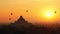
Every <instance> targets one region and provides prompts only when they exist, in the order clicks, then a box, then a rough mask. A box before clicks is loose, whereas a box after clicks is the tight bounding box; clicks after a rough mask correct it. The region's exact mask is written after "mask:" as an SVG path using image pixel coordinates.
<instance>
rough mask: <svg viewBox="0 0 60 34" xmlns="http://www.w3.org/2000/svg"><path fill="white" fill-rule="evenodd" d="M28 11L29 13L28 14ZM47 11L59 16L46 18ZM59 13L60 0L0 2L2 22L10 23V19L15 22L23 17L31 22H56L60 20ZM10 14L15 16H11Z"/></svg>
mask: <svg viewBox="0 0 60 34" xmlns="http://www.w3.org/2000/svg"><path fill="white" fill-rule="evenodd" d="M26 10H29V12H28V13H26ZM47 10H51V12H52V13H53V12H54V11H55V10H56V11H57V14H56V15H55V14H54V16H53V17H52V18H47V17H46V18H45V16H43V15H44V13H45V12H46V11H47ZM59 11H60V0H0V22H9V18H10V17H12V21H15V20H17V19H18V18H19V16H21V15H22V16H23V17H24V18H25V19H26V20H28V21H30V22H43V21H44V22H52V21H53V22H54V21H57V20H58V21H59V19H60V18H59V17H60V15H59V14H60V12H59ZM10 12H12V13H13V16H10Z"/></svg>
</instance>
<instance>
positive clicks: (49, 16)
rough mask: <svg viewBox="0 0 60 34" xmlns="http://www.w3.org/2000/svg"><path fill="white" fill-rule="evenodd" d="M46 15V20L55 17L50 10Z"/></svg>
mask: <svg viewBox="0 0 60 34" xmlns="http://www.w3.org/2000/svg"><path fill="white" fill-rule="evenodd" d="M44 15H45V17H46V18H52V17H53V13H52V11H50V10H48V11H46V12H45V14H44Z"/></svg>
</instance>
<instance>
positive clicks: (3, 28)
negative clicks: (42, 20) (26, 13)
mask: <svg viewBox="0 0 60 34" xmlns="http://www.w3.org/2000/svg"><path fill="white" fill-rule="evenodd" d="M58 26H59V25H58V24H57V26H56V27H53V28H51V27H48V28H47V27H44V26H39V27H38V26H37V25H33V24H31V23H29V22H28V21H26V20H25V19H24V18H23V17H22V16H20V17H19V19H18V20H17V21H15V22H14V23H11V24H9V25H0V34H60V27H58Z"/></svg>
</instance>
